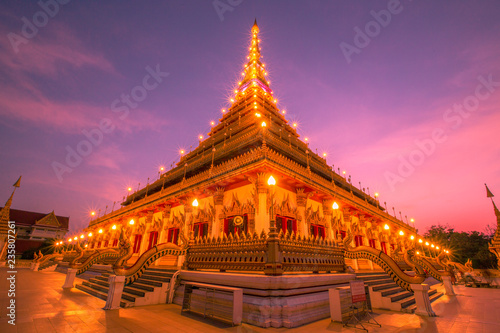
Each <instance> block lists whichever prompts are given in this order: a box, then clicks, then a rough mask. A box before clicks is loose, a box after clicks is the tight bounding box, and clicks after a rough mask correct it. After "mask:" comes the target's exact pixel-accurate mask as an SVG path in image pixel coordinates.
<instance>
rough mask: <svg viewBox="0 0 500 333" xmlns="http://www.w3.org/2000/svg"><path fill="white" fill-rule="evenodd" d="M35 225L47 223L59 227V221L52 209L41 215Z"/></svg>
mask: <svg viewBox="0 0 500 333" xmlns="http://www.w3.org/2000/svg"><path fill="white" fill-rule="evenodd" d="M35 224H36V225H47V226H51V227H60V226H61V223H59V221H58V220H57V217H56V214H54V211H52V212H50V213H48V214H47V215H45V216H44V217H42V218H41V219H40V220H38V221H36V222H35Z"/></svg>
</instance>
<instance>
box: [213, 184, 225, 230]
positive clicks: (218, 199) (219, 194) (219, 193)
mask: <svg viewBox="0 0 500 333" xmlns="http://www.w3.org/2000/svg"><path fill="white" fill-rule="evenodd" d="M214 205H215V217H214V226H213V227H212V236H213V237H217V236H220V235H221V234H222V231H223V230H222V227H223V225H222V223H224V218H223V216H222V211H223V210H224V187H217V188H216V189H215V193H214Z"/></svg>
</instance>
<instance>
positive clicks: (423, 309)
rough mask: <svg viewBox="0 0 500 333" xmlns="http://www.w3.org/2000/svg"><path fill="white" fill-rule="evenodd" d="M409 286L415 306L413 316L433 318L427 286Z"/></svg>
mask: <svg viewBox="0 0 500 333" xmlns="http://www.w3.org/2000/svg"><path fill="white" fill-rule="evenodd" d="M410 286H411V289H412V290H413V292H414V293H415V294H414V295H415V303H416V304H417V309H416V310H415V314H417V315H420V316H428V317H435V316H436V314H435V313H434V311H433V310H432V306H431V301H430V300H429V288H430V287H429V285H428V284H411V285H410Z"/></svg>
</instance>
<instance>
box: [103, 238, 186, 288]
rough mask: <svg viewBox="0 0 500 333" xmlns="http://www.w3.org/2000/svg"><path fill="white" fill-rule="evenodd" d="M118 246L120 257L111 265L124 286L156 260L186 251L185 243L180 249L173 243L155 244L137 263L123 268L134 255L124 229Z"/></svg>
mask: <svg viewBox="0 0 500 333" xmlns="http://www.w3.org/2000/svg"><path fill="white" fill-rule="evenodd" d="M181 235H182V233H181ZM184 239H185V238H184ZM119 244H120V257H119V258H118V259H117V260H116V262H115V263H114V264H113V271H114V273H115V274H116V275H122V276H125V285H129V284H131V283H133V282H134V281H136V280H137V279H139V278H140V277H141V275H142V273H144V271H145V270H146V269H147V268H148V267H149V266H150V265H151V264H152V263H154V262H155V261H156V260H157V259H159V258H161V257H163V256H166V255H174V256H179V255H184V254H186V249H187V243H184V244H183V247H182V248H181V247H179V246H177V245H175V244H173V243H162V244H157V245H155V246H153V247H152V248H150V249H149V250H147V251H146V252H144V253H143V254H142V255H141V256H140V257H139V258H137V261H136V262H135V263H134V264H133V265H132V266H130V267H125V265H126V263H127V261H128V260H129V259H130V258H131V257H132V255H133V254H134V253H133V249H132V244H131V243H130V240H129V237H128V235H125V231H124V229H122V230H121V233H120V241H119Z"/></svg>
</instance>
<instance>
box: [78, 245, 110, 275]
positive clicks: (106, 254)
mask: <svg viewBox="0 0 500 333" xmlns="http://www.w3.org/2000/svg"><path fill="white" fill-rule="evenodd" d="M119 255H120V254H119V253H118V251H117V250H116V249H101V250H95V251H94V253H92V254H91V255H90V256H89V257H88V258H87V259H85V261H84V262H82V263H81V264H74V265H73V266H72V267H71V268H75V269H77V270H78V271H77V272H76V274H82V273H84V272H85V271H87V270H88V269H89V268H90V267H92V265H94V264H96V263H98V262H100V261H102V260H103V259H107V258H118V257H119Z"/></svg>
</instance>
